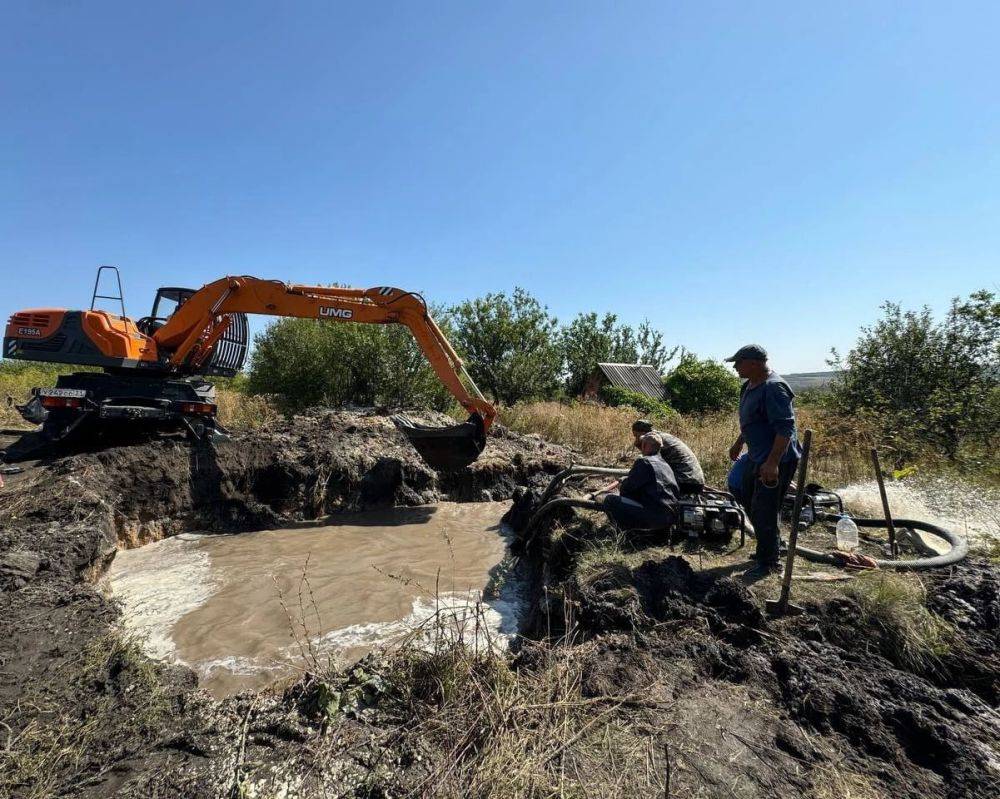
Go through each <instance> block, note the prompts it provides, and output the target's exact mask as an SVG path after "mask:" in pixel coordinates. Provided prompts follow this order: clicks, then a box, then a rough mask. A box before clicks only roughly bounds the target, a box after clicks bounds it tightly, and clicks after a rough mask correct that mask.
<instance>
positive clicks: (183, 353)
mask: <svg viewBox="0 0 1000 799" xmlns="http://www.w3.org/2000/svg"><path fill="white" fill-rule="evenodd" d="M106 270H112V271H113V274H114V276H115V277H116V278H117V279H118V283H117V285H118V294H117V295H116V296H115V295H110V294H103V295H102V294H98V291H99V286H100V284H101V276H102V272H105V271H106ZM105 277H106V278H107V275H106V276H105ZM105 283H107V280H105ZM102 298H103V299H108V300H118V301H121V310H122V312H121V314H120V315H118V314H113V313H110V312H108V311H102V310H95V309H94V305H95V303H96V301H97V300H98V299H102ZM247 314H266V315H270V316H283V317H299V318H304V319H319V320H322V321H327V322H360V323H368V324H401V325H406V327H408V328H409V329H410V332H411V333H412V334H413V337H414V338H415V339H416V341H417V343H418V344H419V346H420V348H421V349H422V350H423V353H424V355H425V356H426V357H427V360H428V362H429V363H430V365H431V367H432V368H433V369H434V371H435V373H436V374H437V376H438V377H439V378H440V379H441V382H442V383H444V384H445V386H447V388H448V389H449V390H450V391H451V393H452V394H453V395H454V396H455V398H456V399H457V400H458V402H459V403H460V404H461V405H462V407H463V408H464V409H465V410H466V411H468V412H469V419H468V421H466V422H463V423H461V424H457V425H452V426H449V427H430V426H425V425H421V424H417V423H414V422H412V421H410V420H409V419H407V418H406V417H404V416H396V417H394V421H395V423H396V425H397V427H399V428H400V429H401V430H402V431H403V432H404V433H405V434H406V435H407V437H408V438H409V439H410V441H411V442H412V443H413V445H414V447H415V448H416V449H417V451H418V452H419V453H420V455H421V456H422V457H423V458H424V460H425V461H427V463H429V464H430V465H431V466H432V467H434V468H436V469H452V468H459V467H461V466H465V465H468V464H469V463H471V462H472V461H474V460H475V459H476V458H477V457H479V454H480V453H481V452H482V451H483V448H484V447H485V445H486V432H487V431H488V430H489V428H490V425H491V424H492V423H493V420H494V419H495V418H496V410H495V409H494V407H493V406H492V405H491V404H490V403H489V402H487V401H486V399H485V398H484V397H483V395H482V393H481V392H480V391H479V389H478V388H476V384H475V383H474V382H473V381H472V379H471V378H470V377H469V375H468V373H467V372H466V371H465V367H464V365H463V364H462V360H461V358H459V357H458V355H457V354H456V352H455V350H454V348H453V347H452V346H451V344H450V343H449V342H448V340H447V338H445V336H444V334H443V333H442V332H441V329H440V328H439V327H438V326H437V324H436V323H435V322H434V320H433V319H432V318H431V315H430V313H429V312H428V310H427V304H426V302H425V301H424V299H423V298H422V297H421V296H420V295H419V294H416V293H414V292H410V291H404V290H402V289H398V288H391V287H389V286H380V287H376V288H371V289H355V288H337V287H326V286H303V285H296V284H289V283H282V282H281V281H278V280H262V279H260V278H256V277H247V276H243V277H224V278H221V279H219V280H216V281H214V282H212V283H208V284H206V285H204V286H202V287H201V288H200V289H197V290H195V289H186V288H177V287H166V288H161V289H159V290H158V291H157V292H156V298H155V299H154V301H153V308H152V311H151V312H150V315H149V316H144V317H142V318H141V319H138V320H135V321H133V320H132V319H130V318H129V317H128V316H126V315H125V304H124V300H123V299H122V291H121V278H120V276H119V275H118V270H117V269H116V268H115V267H101V268H100V269H98V273H97V280H96V281H95V283H94V293H93V296H92V298H91V305H90V310H89V311H69V310H61V309H51V308H41V309H38V308H36V309H30V310H25V311H18V312H17V313H15V314H13V315H12V316H11V317H10V320H9V321H8V323H7V329H6V332H5V334H4V349H3V353H4V356H5V357H7V358H13V359H18V360H27V361H47V362H51V363H65V364H73V365H79V366H90V367H95V366H96V367H101V369H102V371H100V372H96V371H86V372H76V373H73V374H65V375H60V376H59V378H58V381H57V384H56V386H55V387H54V388H36V389H33V392H32V397H31V399H30V400H29V401H28V402H27V403H26V404H24V405H20V406H18V410H19V411H20V412H21V415H22V416H23V417H24V418H25V419H26V420H28V421H30V422H32V423H34V424H41V425H42V428H41V431H42V434H43V436H44V437H45V439H46V440H48V441H51V442H55V441H61V440H64V439H67V438H70V437H75V436H76V435H83V434H84V433H85V432H86V433H92V432H106V431H109V430H120V429H122V428H128V427H135V426H142V427H146V428H149V427H152V428H160V429H173V430H178V429H181V430H184V429H186V430H187V432H188V434H189V435H191V436H193V437H196V438H203V437H206V436H209V437H210V436H215V435H225V432H226V431H225V430H224V428H222V426H221V425H220V424H219V422H218V421H217V418H216V416H217V410H218V409H217V406H216V404H215V388H214V387H213V386H212V384H211V383H209V382H207V381H206V380H205V379H204V378H205V377H209V376H227V377H231V376H233V375H235V374H236V373H237V372H238V371H239V370H240V369H241V368H242V366H243V362H244V360H245V358H246V354H247V344H248V325H247Z"/></svg>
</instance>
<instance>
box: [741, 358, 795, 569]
mask: <svg viewBox="0 0 1000 799" xmlns="http://www.w3.org/2000/svg"><path fill="white" fill-rule="evenodd" d="M726 360H727V361H731V362H732V363H733V367H734V368H735V369H736V373H737V374H738V375H739V376H740V377H741V378H742V379H743V380H744V381H745V382H744V383H743V386H742V387H741V388H740V437H739V438H738V439H736V443H734V444H733V446H732V447H731V448H730V450H729V457H730V459H731V460H733V461H736V460H737V459H738V458H739V457H740V453H741V452H742V451H743V447H744V446H746V448H747V455H748V457H749V463H748V464H747V466H748V468H746V469H745V470H744V472H743V479H742V481H741V486H740V491H739V496H738V498H739V500H740V502H741V503H742V505H743V507H745V508H746V509H747V511H748V512H749V515H750V523H751V524H752V525H753V527H754V531H755V534H756V538H757V553H756V560H757V565H756V566H755V567H754V568H753V569H751V572H750V573H748V576H750V577H754V576H764V575H766V574H768V573H769V572H772V571H777V570H778V568H779V566H778V555H779V546H780V539H779V534H778V514H779V513H780V511H781V500H782V498H783V497H784V496H785V493H786V492H787V491H788V486H789V483H791V481H792V477H793V476H794V474H795V469H796V467H797V466H798V463H799V455H800V454H801V449H800V448H799V442H798V437H797V436H796V434H795V409H794V408H793V407H792V398H793V397H794V396H795V394H794V392H793V391H792V389H791V388H789V386H788V383H786V382H785V380H784V378H782V377H781V375H779V374H776V373H775V372H772V371H771V370H770V369H769V368H768V366H767V352H766V351H765V350H764V348H763V347H761V346H759V345H757V344H748V345H747V346H745V347H740V349H739V350H738V351H737V352H736V354H735V355H733V356H732V357H731V358H726Z"/></svg>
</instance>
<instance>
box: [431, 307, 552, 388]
mask: <svg viewBox="0 0 1000 799" xmlns="http://www.w3.org/2000/svg"><path fill="white" fill-rule="evenodd" d="M449 318H450V320H451V324H452V328H453V330H454V338H453V339H452V340H453V342H454V344H455V348H456V349H457V350H458V351H459V353H461V355H462V357H463V358H464V359H465V368H466V369H467V370H468V372H469V375H470V376H471V377H472V379H473V380H475V381H476V384H477V385H478V386H479V387H480V388H481V389H482V390H483V391H485V392H487V393H489V394H490V395H491V396H492V397H493V399H494V400H496V401H499V402H502V403H504V404H506V405H513V404H514V403H516V402H520V401H522V400H529V399H548V398H551V397H553V396H555V394H556V393H557V391H558V389H559V377H560V374H561V372H562V363H563V358H562V353H561V352H560V349H559V346H558V341H557V337H556V326H557V324H558V322H557V321H556V319H555V318H554V317H552V316H550V315H549V312H548V309H547V308H545V307H543V306H542V305H541V304H540V303H539V302H538V300H536V299H535V298H534V297H532V296H531V295H530V294H529V293H528V292H526V291H525V290H524V289H520V288H515V289H514V293H513V294H512V295H510V296H508V295H506V294H503V293H496V294H487V295H486V296H485V297H477V298H476V299H474V300H467V301H466V302H463V303H462V304H461V305H457V306H455V307H454V308H452V309H451V310H450V312H449Z"/></svg>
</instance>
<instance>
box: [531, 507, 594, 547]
mask: <svg viewBox="0 0 1000 799" xmlns="http://www.w3.org/2000/svg"><path fill="white" fill-rule="evenodd" d="M558 507H570V508H587V509H589V510H601V509H603V507H604V506H603V505H602V504H601V503H600V502H595V501H594V500H592V499H576V498H575V497H556V499H550V500H549V501H548V502H546V503H545V504H544V505H542V506H541V507H540V508H539V509H538V510H536V511H535V512H534V514H533V515H532V517H531V518H530V519H529V520H528V524H527V526H526V527H525V528H524V542H525V543H524V548H525V549H528V548H529V547H530V546H531V544H532V543H533V541H534V539H535V528H536V527H537V526H538V522H539V521H540V520H541V519H543V518H545V516H547V515H548V513H549V511H551V510H552V509H553V508H558Z"/></svg>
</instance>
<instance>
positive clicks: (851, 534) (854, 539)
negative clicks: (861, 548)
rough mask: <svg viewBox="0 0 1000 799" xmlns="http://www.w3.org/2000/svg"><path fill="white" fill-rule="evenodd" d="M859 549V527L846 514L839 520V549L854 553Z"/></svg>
mask: <svg viewBox="0 0 1000 799" xmlns="http://www.w3.org/2000/svg"><path fill="white" fill-rule="evenodd" d="M857 548H858V526H857V525H856V524H855V523H854V519H852V518H851V517H850V516H848V515H847V514H846V513H845V514H843V515H841V517H840V519H838V520H837V549H839V550H841V551H842V552H853V551H854V550H855V549H857Z"/></svg>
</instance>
